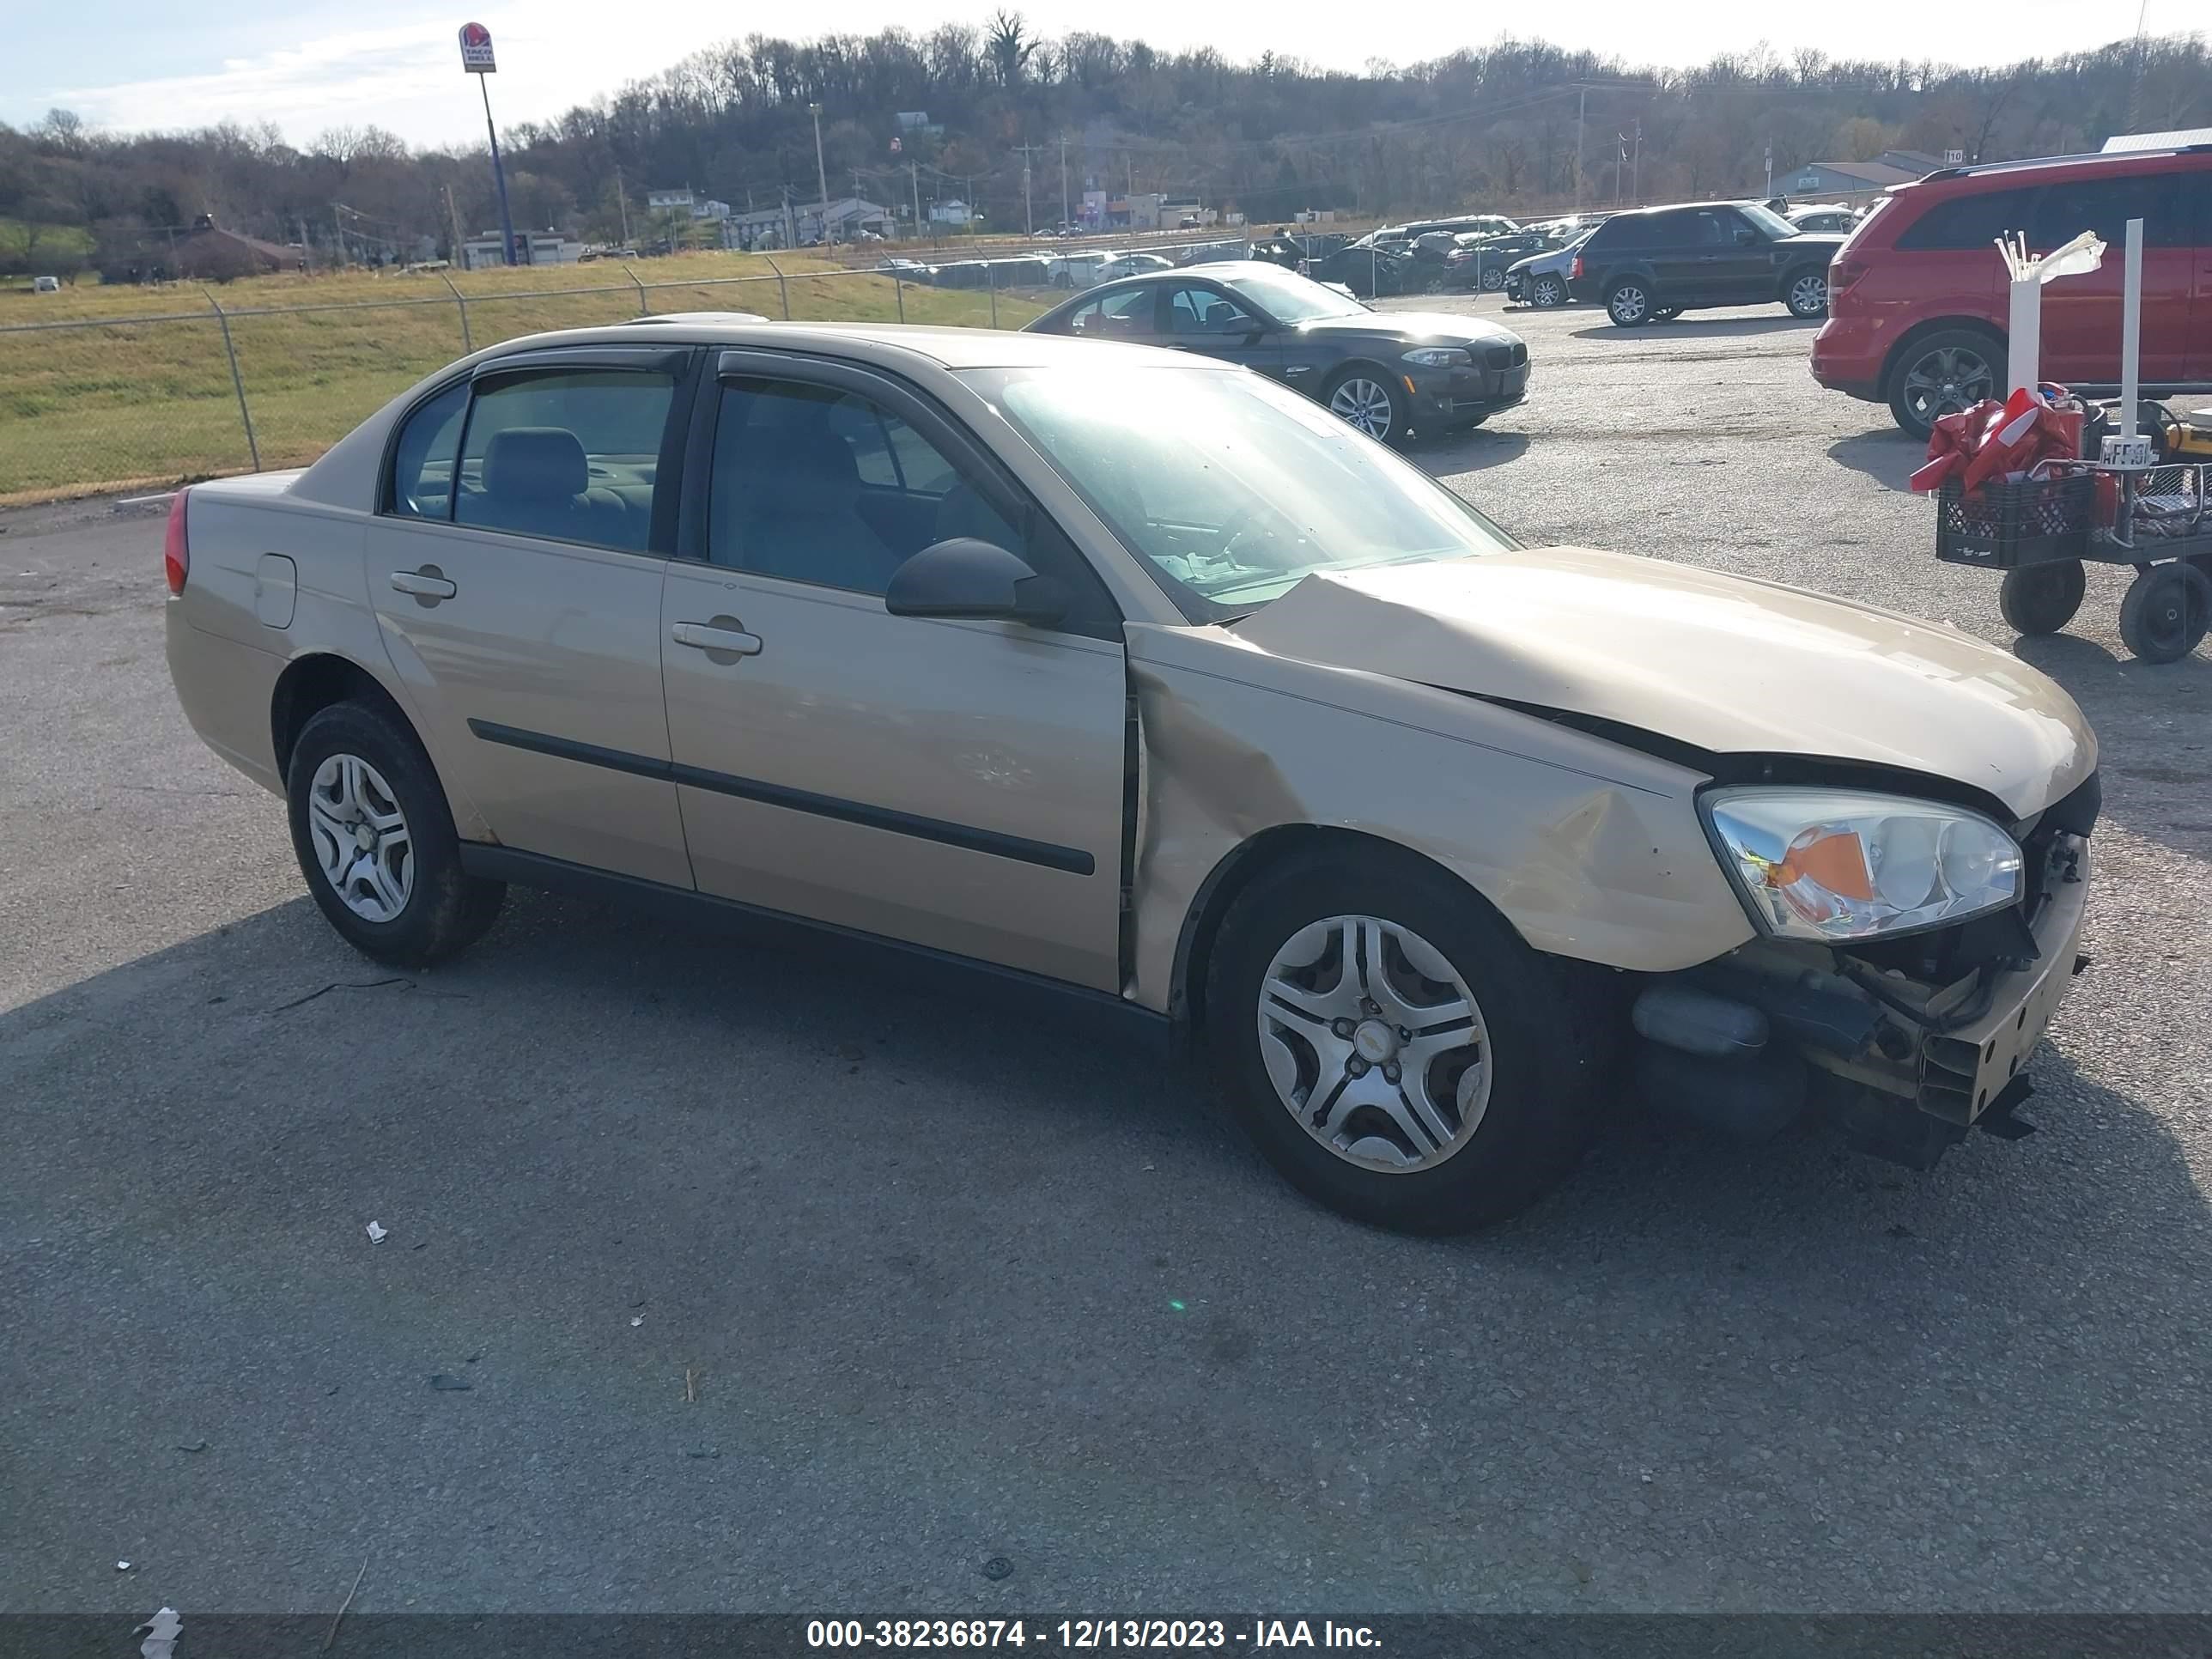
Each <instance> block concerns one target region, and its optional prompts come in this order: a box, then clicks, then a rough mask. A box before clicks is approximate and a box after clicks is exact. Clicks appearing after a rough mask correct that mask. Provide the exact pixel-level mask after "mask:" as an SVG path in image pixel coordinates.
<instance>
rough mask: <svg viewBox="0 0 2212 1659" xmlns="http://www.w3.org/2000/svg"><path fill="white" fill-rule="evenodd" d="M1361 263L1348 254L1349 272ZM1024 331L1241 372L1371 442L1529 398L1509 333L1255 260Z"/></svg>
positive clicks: (1132, 290)
mask: <svg viewBox="0 0 2212 1659" xmlns="http://www.w3.org/2000/svg"><path fill="white" fill-rule="evenodd" d="M1347 252H1351V251H1350V250H1347ZM1363 258H1365V256H1364V255H1361V254H1358V253H1357V252H1353V253H1352V266H1353V268H1354V269H1357V267H1358V264H1359V262H1360V261H1361V260H1362V259H1363ZM1027 331H1029V332H1031V333H1036V334H1073V335H1077V336H1079V337H1085V338H1092V339H1107V340H1115V341H1122V342H1130V343H1138V344H1144V345H1158V346H1170V347H1173V348H1175V349H1178V350H1182V351H1188V352H1194V353H1196V354H1198V355H1199V356H1206V357H1216V358H1218V359H1220V360H1221V361H1222V362H1231V363H1242V364H1243V365H1244V366H1245V367H1246V368H1252V369H1256V370H1258V371H1259V372H1260V373H1261V374H1264V375H1267V377H1268V378H1269V379H1271V380H1280V381H1282V382H1283V383H1284V384H1285V385H1287V386H1295V387H1297V389H1298V390H1299V391H1301V392H1305V393H1306V394H1307V395H1309V396H1310V397H1312V398H1316V400H1318V401H1319V402H1321V403H1323V404H1327V405H1328V408H1329V410H1331V412H1333V413H1334V414H1336V415H1340V416H1342V417H1343V418H1344V419H1346V420H1347V421H1349V422H1352V425H1354V426H1356V427H1358V428H1359V429H1360V430H1361V431H1363V432H1364V433H1366V434H1367V435H1369V436H1370V437H1373V438H1383V439H1388V440H1399V439H1402V438H1404V437H1406V436H1407V435H1408V434H1409V433H1412V432H1415V431H1419V432H1422V433H1425V434H1427V433H1435V432H1438V431H1449V430H1452V429H1455V428H1458V429H1465V428H1469V427H1475V426H1480V425H1481V424H1482V422H1484V421H1485V420H1486V419H1488V418H1489V417H1490V416H1492V415H1494V414H1495V413H1497V412H1498V410H1501V409H1507V408H1510V407H1511V406H1512V405H1513V404H1517V403H1519V402H1520V401H1521V400H1522V398H1525V397H1526V396H1528V347H1527V346H1526V345H1525V344H1523V343H1522V341H1521V339H1520V337H1518V336H1517V335H1516V334H1514V333H1512V332H1511V331H1510V330H1507V329H1504V328H1500V327H1499V326H1498V325H1497V324H1495V323H1489V322H1484V321H1482V320H1480V319H1477V318H1473V317H1443V316H1424V315H1420V314H1418V313H1407V312H1373V311H1370V310H1368V309H1367V307H1364V306H1363V305H1361V304H1360V303H1359V302H1358V301H1357V300H1353V299H1349V298H1347V297H1346V296H1345V295H1341V294H1338V293H1335V292H1333V291H1331V290H1330V289H1327V288H1324V287H1323V286H1322V284H1321V283H1317V282H1315V281H1313V280H1311V279H1310V278H1308V277H1304V276H1297V275H1296V274H1294V273H1291V272H1288V271H1284V270H1277V269H1276V268H1275V267H1273V266H1272V265H1265V264H1257V263H1255V262H1251V261H1246V262H1244V263H1242V264H1218V265H1194V266H1192V267H1191V268H1190V269H1189V270H1179V271H1176V272H1174V273H1172V274H1171V275H1169V276H1138V277H1133V278H1131V279H1129V280H1128V281H1127V282H1121V283H1107V284H1105V285H1103V287H1100V288H1098V289H1094V290H1092V291H1091V293H1090V294H1088V295H1084V296H1082V297H1081V298H1079V299H1074V300H1069V301H1062V302H1061V303H1060V305H1059V306H1057V307H1054V309H1053V310H1051V311H1048V312H1047V313H1045V314H1044V315H1043V316H1042V317H1039V318H1038V319H1036V320H1035V321H1034V322H1031V323H1030V324H1029V325H1027Z"/></svg>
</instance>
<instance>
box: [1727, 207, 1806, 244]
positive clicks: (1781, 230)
mask: <svg viewBox="0 0 2212 1659" xmlns="http://www.w3.org/2000/svg"><path fill="white" fill-rule="evenodd" d="M1736 211H1737V212H1738V213H1741V215H1743V216H1744V217H1745V218H1747V219H1748V220H1750V221H1751V222H1752V223H1753V224H1754V225H1757V226H1758V227H1759V228H1760V229H1761V230H1763V231H1765V233H1766V234H1768V235H1769V236H1795V235H1796V234H1797V227H1796V226H1795V225H1793V224H1791V223H1790V222H1789V221H1788V220H1787V219H1785V218H1784V217H1783V216H1781V215H1780V214H1778V213H1777V212H1775V211H1774V210H1773V209H1771V208H1769V207H1763V206H1761V205H1760V204H1759V203H1757V202H1746V203H1745V204H1743V205H1742V206H1741V207H1739V208H1738V209H1737V210H1736Z"/></svg>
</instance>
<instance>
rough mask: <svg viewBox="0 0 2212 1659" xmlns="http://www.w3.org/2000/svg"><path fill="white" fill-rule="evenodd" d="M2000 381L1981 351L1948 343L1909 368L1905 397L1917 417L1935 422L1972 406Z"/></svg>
mask: <svg viewBox="0 0 2212 1659" xmlns="http://www.w3.org/2000/svg"><path fill="white" fill-rule="evenodd" d="M1995 385H1996V376H1995V375H1994V374H1991V373H1990V365H1989V362H1988V360H1987V359H1986V358H1984V356H1982V355H1981V353H1979V352H1978V351H1976V350H1974V349H1972V347H1971V346H1945V347H1943V348H1942V349H1940V350H1936V351H1931V352H1929V353H1928V354H1927V355H1926V356H1923V357H1922V358H1921V359H1920V360H1919V361H1918V362H1915V363H1914V364H1913V365H1912V367H1911V368H1908V369H1907V370H1905V404H1906V406H1907V407H1908V408H1910V409H1911V410H1912V412H1913V414H1914V416H1916V417H1917V418H1918V419H1920V420H1922V421H1923V422H1927V423H1928V424H1929V425H1931V426H1932V425H1934V424H1935V422H1937V421H1938V420H1940V419H1942V417H1943V416H1946V415H1956V414H1958V413H1959V412H1960V411H1961V410H1967V409H1972V407H1973V406H1974V405H1975V404H1978V403H1980V402H1981V401H1982V400H1983V399H1984V398H1987V397H1988V396H1989V395H1990V388H1991V387H1992V386H1995Z"/></svg>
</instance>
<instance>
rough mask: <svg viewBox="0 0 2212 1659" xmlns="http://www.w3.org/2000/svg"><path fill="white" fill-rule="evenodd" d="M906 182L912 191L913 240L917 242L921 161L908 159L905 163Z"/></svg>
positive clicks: (919, 215) (919, 218)
mask: <svg viewBox="0 0 2212 1659" xmlns="http://www.w3.org/2000/svg"><path fill="white" fill-rule="evenodd" d="M906 182H907V185H908V188H909V189H911V190H912V191H914V240H915V241H917V242H918V241H920V240H921V162H919V161H908V163H907V164H906Z"/></svg>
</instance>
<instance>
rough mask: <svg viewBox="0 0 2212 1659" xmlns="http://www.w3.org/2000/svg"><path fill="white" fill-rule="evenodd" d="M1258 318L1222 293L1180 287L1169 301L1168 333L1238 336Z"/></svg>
mask: <svg viewBox="0 0 2212 1659" xmlns="http://www.w3.org/2000/svg"><path fill="white" fill-rule="evenodd" d="M1257 320H1258V319H1255V317H1254V316H1253V315H1252V313H1250V312H1249V311H1247V310H1245V309H1244V307H1243V306H1240V305H1238V304H1237V301H1234V300H1232V299H1231V298H1230V297H1229V296H1228V295H1225V294H1217V293H1215V292H1214V291H1213V290H1212V289H1210V288H1179V289H1176V291H1175V292H1174V294H1173V295H1170V297H1169V300H1168V332H1169V333H1170V334H1241V333H1243V332H1244V331H1246V330H1247V329H1249V328H1250V327H1251V326H1252V325H1254V324H1255V322H1256V321H1257Z"/></svg>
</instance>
